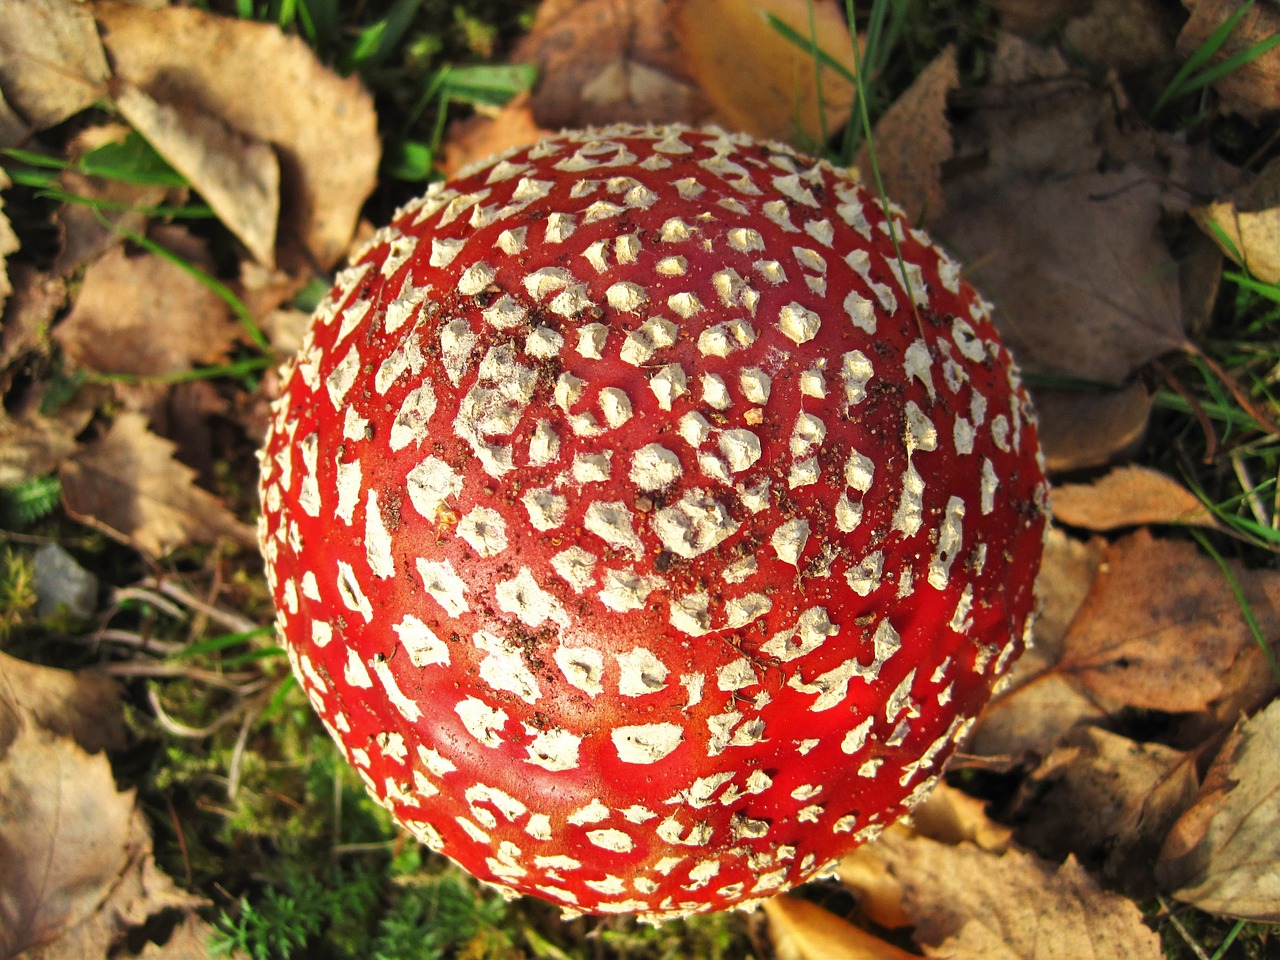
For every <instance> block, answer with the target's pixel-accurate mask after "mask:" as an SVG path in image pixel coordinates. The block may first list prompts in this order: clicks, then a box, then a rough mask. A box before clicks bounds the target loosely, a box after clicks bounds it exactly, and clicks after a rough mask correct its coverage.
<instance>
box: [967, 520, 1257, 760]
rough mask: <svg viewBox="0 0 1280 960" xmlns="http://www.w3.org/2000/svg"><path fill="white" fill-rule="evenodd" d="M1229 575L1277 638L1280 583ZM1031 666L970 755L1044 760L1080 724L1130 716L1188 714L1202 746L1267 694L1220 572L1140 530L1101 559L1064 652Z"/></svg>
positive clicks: (1178, 545) (985, 723)
mask: <svg viewBox="0 0 1280 960" xmlns="http://www.w3.org/2000/svg"><path fill="white" fill-rule="evenodd" d="M1234 574H1235V576H1236V577H1237V579H1238V581H1239V582H1240V584H1241V586H1242V589H1243V590H1244V593H1245V597H1246V600H1247V602H1248V603H1249V606H1250V608H1251V610H1252V612H1253V614H1254V616H1255V617H1256V618H1257V620H1258V623H1259V624H1260V626H1261V629H1262V631H1263V635H1264V636H1267V637H1272V638H1274V637H1276V636H1277V631H1278V630H1280V575H1277V574H1275V573H1274V572H1272V571H1265V570H1257V571H1245V570H1243V569H1240V568H1239V567H1235V568H1234ZM1273 642H1274V641H1273ZM1055 654H1056V659H1054V655H1055ZM1028 658H1030V659H1029V660H1028V664H1029V670H1033V669H1036V668H1041V669H1040V672H1039V673H1036V674H1035V675H1034V676H1027V675H1026V674H1022V675H1019V676H1017V678H1016V680H1015V683H1018V684H1020V685H1018V686H1015V687H1013V688H1012V689H1010V690H1009V691H1007V692H1005V693H1003V694H1002V695H1001V696H999V697H997V698H996V699H995V700H993V701H992V703H991V704H990V706H989V707H988V708H987V710H986V711H985V712H984V714H983V715H982V717H981V718H979V721H978V726H977V729H976V730H975V732H974V735H973V738H972V740H971V741H970V743H969V749H970V750H971V751H972V752H974V753H976V754H978V755H981V756H990V757H993V758H1003V759H1006V760H1012V759H1016V758H1017V757H1019V756H1021V755H1023V754H1027V753H1035V754H1039V755H1041V756H1044V755H1047V753H1048V751H1049V750H1050V749H1052V747H1053V746H1055V745H1056V744H1057V743H1058V742H1059V741H1060V740H1061V738H1062V737H1063V736H1065V735H1066V734H1067V732H1068V731H1069V730H1070V729H1071V728H1072V727H1074V726H1076V725H1077V724H1080V723H1085V722H1092V721H1100V720H1103V719H1105V718H1106V717H1107V716H1108V715H1110V714H1114V713H1115V712H1116V711H1119V710H1121V709H1124V708H1127V707H1137V708H1141V709H1149V710H1161V711H1166V712H1170V713H1187V714H1192V715H1196V717H1197V719H1198V720H1199V721H1200V726H1201V728H1202V729H1200V730H1199V732H1198V734H1197V736H1199V737H1205V736H1210V735H1212V733H1213V732H1214V726H1215V724H1218V725H1220V724H1222V723H1223V718H1224V717H1225V722H1226V723H1227V724H1230V723H1231V720H1232V719H1233V718H1232V716H1231V713H1232V711H1237V710H1240V709H1242V708H1244V707H1246V706H1248V705H1249V704H1251V703H1254V702H1256V700H1257V699H1258V697H1259V696H1264V695H1265V694H1266V691H1267V689H1268V688H1269V686H1270V687H1273V686H1274V680H1272V679H1271V677H1270V673H1269V671H1268V669H1267V666H1266V663H1265V661H1264V658H1263V655H1262V652H1261V651H1260V650H1259V649H1258V647H1257V645H1256V642H1255V640H1254V638H1253V635H1252V633H1251V631H1250V629H1249V627H1248V625H1247V624H1246V622H1245V620H1244V617H1243V615H1242V614H1241V611H1240V605H1239V603H1238V602H1237V601H1236V598H1235V595H1234V594H1233V593H1232V591H1231V588H1230V585H1229V584H1228V583H1227V580H1226V578H1225V577H1224V576H1223V574H1222V572H1221V570H1220V569H1219V568H1218V566H1217V564H1216V563H1214V562H1213V561H1212V560H1211V559H1209V558H1208V557H1205V556H1203V555H1202V554H1200V553H1199V551H1198V550H1197V549H1196V547H1195V546H1194V545H1193V544H1189V543H1182V542H1178V541H1163V540H1156V539H1155V538H1154V537H1152V535H1151V534H1150V532H1148V531H1146V530H1139V531H1137V532H1135V533H1133V534H1131V535H1129V536H1127V537H1125V538H1123V539H1121V540H1119V541H1117V542H1116V543H1115V544H1113V545H1111V547H1110V548H1109V549H1108V551H1107V554H1106V557H1105V559H1104V562H1103V563H1102V565H1101V566H1100V568H1099V572H1098V575H1097V577H1096V579H1095V580H1094V582H1093V584H1092V586H1091V588H1090V591H1089V594H1088V597H1087V599H1086V600H1085V602H1084V603H1083V605H1082V606H1081V607H1080V609H1079V611H1078V612H1077V614H1076V616H1075V617H1074V619H1073V621H1072V623H1071V626H1070V629H1069V630H1068V631H1067V634H1066V636H1065V637H1064V638H1063V640H1062V643H1061V646H1060V649H1059V650H1057V651H1052V650H1051V651H1049V652H1048V656H1046V655H1039V654H1037V652H1036V651H1035V649H1034V648H1033V650H1032V652H1031V653H1030V654H1028ZM1050 661H1051V662H1050ZM1205 711H1208V713H1205Z"/></svg>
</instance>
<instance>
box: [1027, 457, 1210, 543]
mask: <svg viewBox="0 0 1280 960" xmlns="http://www.w3.org/2000/svg"><path fill="white" fill-rule="evenodd" d="M1049 504H1050V506H1051V508H1052V510H1053V516H1054V519H1055V520H1057V521H1058V522H1059V523H1066V524H1070V525H1071V526H1074V527H1084V528H1085V529H1086V530H1115V529H1117V528H1118V527H1136V526H1141V525H1143V524H1193V525H1196V526H1202V527H1212V526H1215V525H1216V521H1215V520H1214V518H1213V514H1212V513H1210V512H1209V510H1208V509H1207V508H1206V507H1205V505H1204V504H1203V503H1201V502H1200V499H1199V498H1198V497H1196V496H1195V494H1193V493H1192V492H1191V491H1190V490H1188V489H1186V488H1185V487H1184V486H1182V484H1180V483H1178V482H1177V481H1176V480H1174V479H1173V478H1172V477H1168V476H1166V475H1165V474H1163V473H1160V472H1159V471H1158V470H1152V469H1150V468H1149V467H1142V466H1137V465H1129V466H1124V467H1117V468H1115V469H1114V470H1112V471H1110V472H1109V473H1107V474H1106V475H1105V476H1103V477H1101V478H1100V479H1098V480H1095V481H1094V482H1093V483H1068V484H1062V485H1060V486H1057V487H1055V488H1054V489H1053V490H1052V491H1050V494H1049Z"/></svg>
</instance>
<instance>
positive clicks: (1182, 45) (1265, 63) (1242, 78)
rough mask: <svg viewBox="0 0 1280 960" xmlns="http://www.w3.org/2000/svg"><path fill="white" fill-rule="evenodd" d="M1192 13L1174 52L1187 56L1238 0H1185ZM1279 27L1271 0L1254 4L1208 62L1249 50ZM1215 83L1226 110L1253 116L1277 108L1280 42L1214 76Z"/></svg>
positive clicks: (1279, 102)
mask: <svg viewBox="0 0 1280 960" xmlns="http://www.w3.org/2000/svg"><path fill="white" fill-rule="evenodd" d="M1183 6H1185V7H1187V8H1188V9H1189V10H1190V11H1191V17H1190V18H1189V19H1188V20H1187V22H1186V24H1185V25H1184V26H1183V28H1182V33H1181V34H1179V35H1178V48H1177V49H1178V56H1179V57H1181V58H1182V59H1184V60H1185V59H1186V58H1187V57H1190V56H1191V55H1192V54H1193V53H1195V52H1196V51H1197V50H1198V49H1200V47H1201V46H1203V45H1204V43H1205V41H1206V40H1208V39H1209V37H1210V36H1211V35H1212V34H1213V33H1214V31H1216V30H1217V29H1218V28H1219V27H1220V26H1222V24H1224V23H1225V22H1226V21H1227V19H1228V18H1229V17H1231V16H1232V15H1233V14H1235V13H1236V12H1237V11H1238V10H1239V9H1240V6H1241V4H1240V3H1239V0H1183ZM1277 33H1280V10H1277V9H1276V7H1275V5H1274V4H1270V3H1255V4H1252V5H1251V6H1250V7H1249V9H1248V10H1247V11H1245V12H1244V15H1243V16H1241V18H1240V20H1239V22H1238V23H1237V24H1236V26H1235V28H1234V29H1233V30H1232V31H1231V33H1230V35H1229V36H1228V37H1227V40H1226V42H1225V43H1224V44H1223V45H1222V48H1221V49H1220V50H1219V51H1218V53H1217V55H1216V56H1215V57H1214V58H1213V59H1212V60H1210V61H1209V63H1208V64H1206V67H1208V68H1211V67H1213V66H1215V65H1217V64H1219V63H1222V62H1223V61H1225V60H1227V59H1229V58H1231V57H1234V56H1236V55H1238V54H1240V53H1243V52H1244V51H1245V50H1248V49H1249V48H1250V47H1251V46H1253V45H1254V44H1255V43H1258V42H1260V41H1262V40H1265V39H1266V38H1267V37H1273V36H1275V35H1276V34H1277ZM1213 87H1214V89H1215V90H1217V91H1218V94H1219V95H1220V96H1221V97H1222V104H1223V106H1224V107H1226V108H1227V109H1228V110H1232V111H1234V112H1236V113H1239V114H1240V115H1242V116H1244V117H1246V118H1248V119H1250V120H1253V121H1255V122H1257V121H1258V120H1260V119H1262V117H1263V116H1264V115H1265V114H1266V113H1268V112H1270V111H1272V110H1277V109H1280V48H1275V47H1273V48H1272V49H1271V50H1269V51H1268V52H1267V53H1265V54H1264V55H1262V56H1260V57H1254V58H1252V59H1250V60H1249V61H1248V62H1247V63H1244V64H1242V65H1240V66H1239V67H1238V68H1236V69H1234V70H1231V71H1229V72H1228V73H1226V74H1225V75H1224V76H1221V77H1218V78H1217V79H1216V80H1215V81H1214V83H1213Z"/></svg>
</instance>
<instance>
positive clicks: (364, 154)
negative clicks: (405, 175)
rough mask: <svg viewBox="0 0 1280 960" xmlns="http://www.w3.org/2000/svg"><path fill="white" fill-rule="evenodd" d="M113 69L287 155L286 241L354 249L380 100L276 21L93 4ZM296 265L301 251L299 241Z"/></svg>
mask: <svg viewBox="0 0 1280 960" xmlns="http://www.w3.org/2000/svg"><path fill="white" fill-rule="evenodd" d="M94 12H95V15H96V16H97V18H98V21H99V23H100V24H101V25H102V27H103V31H104V42H105V44H106V47H107V50H108V51H109V52H110V54H111V57H112V61H113V63H114V66H115V71H116V77H117V78H118V79H119V80H120V81H122V82H124V83H127V84H129V85H131V86H133V87H136V88H137V89H139V90H141V91H143V92H144V93H146V94H147V95H149V96H150V97H152V98H153V99H155V100H157V101H159V102H161V103H168V104H182V105H183V106H184V107H185V108H187V109H189V110H191V111H192V112H194V113H199V114H203V115H205V116H208V117H214V118H217V119H218V120H220V121H221V122H223V123H225V124H226V125H227V126H228V127H230V128H231V129H232V130H235V131H237V132H238V133H239V134H241V135H243V136H245V137H249V138H252V139H255V140H258V141H261V142H263V143H267V144H270V146H271V147H272V148H273V149H274V151H275V153H276V155H277V157H278V158H279V162H280V173H281V198H280V202H281V207H280V228H279V241H280V242H281V243H282V244H286V243H289V244H293V243H299V244H301V245H302V247H304V248H305V250H306V251H307V252H308V253H309V255H310V257H312V258H314V260H315V261H316V263H318V264H319V266H320V267H322V268H328V267H330V266H332V265H333V264H334V263H336V262H337V261H338V260H339V259H340V258H341V257H342V256H343V254H344V253H345V252H346V250H347V246H348V243H349V242H350V240H351V235H352V233H353V232H354V230H355V226H356V222H357V220H358V219H359V215H360V209H361V207H362V206H363V205H364V201H365V198H366V197H368V196H369V194H370V193H371V192H372V190H373V187H374V185H375V183H376V178H377V168H378V157H379V153H380V145H379V142H378V134H377V116H376V114H375V113H374V109H373V100H372V98H371V97H370V96H369V94H368V92H367V91H366V90H365V89H364V88H363V87H362V86H361V84H360V81H359V80H358V79H357V78H355V77H347V78H342V77H338V76H337V75H336V74H335V73H333V72H332V71H331V70H329V69H328V68H327V67H325V66H324V65H323V64H322V63H321V62H320V61H319V60H318V59H317V57H316V55H315V53H314V52H313V51H312V50H311V49H310V48H309V47H308V46H307V45H306V44H305V43H304V42H303V40H302V38H301V37H296V36H288V35H286V34H284V33H282V32H281V31H280V29H279V28H278V27H277V26H276V25H275V24H272V23H257V22H253V21H248V20H239V19H234V18H230V17H220V16H215V15H213V14H210V13H206V12H204V11H201V10H196V9H192V8H188V7H166V8H163V9H157V10H149V9H144V8H140V7H134V6H128V5H124V4H111V3H104V4H98V5H95V6H94ZM286 250H287V251H288V252H289V253H290V258H289V259H290V262H294V261H299V260H305V259H306V258H305V257H302V258H299V257H298V256H297V253H298V251H297V250H296V249H290V248H288V247H284V248H282V250H281V251H280V252H281V254H283V253H284V252H286Z"/></svg>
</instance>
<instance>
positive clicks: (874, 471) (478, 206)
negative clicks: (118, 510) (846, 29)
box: [260, 127, 1046, 918]
mask: <svg viewBox="0 0 1280 960" xmlns="http://www.w3.org/2000/svg"><path fill="white" fill-rule="evenodd" d="M895 237H896V246H895ZM899 251H900V253H899ZM353 264H354V265H353V266H351V267H349V268H348V269H346V270H345V271H344V272H343V273H342V274H340V276H339V278H338V282H337V285H336V287H335V288H334V289H333V291H332V292H331V293H330V294H329V296H328V297H327V298H326V299H325V300H324V302H323V303H322V304H321V305H320V307H319V309H318V310H317V311H316V314H315V316H314V318H313V320H312V322H311V325H310V329H309V331H308V334H307V337H306V341H305V343H304V345H303V347H302V350H301V352H300V353H299V355H298V357H297V358H296V360H295V361H294V362H293V363H292V364H291V365H290V367H289V368H288V370H287V373H286V375H285V378H284V386H283V390H282V395H281V397H280V399H279V401H278V402H277V404H276V406H275V407H274V419H273V422H272V424H271V427H270V431H269V436H268V438H267V442H266V447H265V450H264V452H263V455H262V485H261V495H262V518H261V522H260V535H261V542H262V549H263V553H264V555H265V559H266V570H267V576H268V578H269V581H270V584H271V587H272V590H273V593H274V597H275V602H276V605H277V608H278V625H279V632H280V635H281V637H282V639H283V642H284V644H285V646H286V647H287V648H288V650H289V654H290V657H291V658H292V662H293V665H294V669H295V671H296V673H297V676H298V679H299V681H300V682H301V684H302V687H303V689H304V690H305V691H306V692H307V694H308V696H309V697H310V698H311V701H312V703H313V704H314V706H315V709H316V711H317V712H318V713H319V715H320V718H321V719H322V720H323V722H324V724H325V726H326V727H327V728H328V729H329V731H330V733H331V734H332V735H333V738H334V739H335V740H336V741H337V743H338V745H339V746H340V747H341V749H342V751H343V752H344V753H345V754H346V756H347V758H348V759H349V760H350V762H351V763H352V764H353V765H354V766H355V769H356V770H357V771H359V773H360V775H361V776H362V777H363V778H364V780H365V782H366V783H367V785H368V788H369V791H370V792H371V794H372V795H373V796H374V797H375V798H376V799H377V800H378V801H379V802H381V803H383V804H384V805H385V806H386V807H387V808H388V809H389V810H390V811H391V812H392V814H394V816H395V818H396V819H397V820H398V821H399V822H400V823H402V824H403V825H404V826H405V827H407V828H408V829H409V830H410V831H411V832H412V833H413V834H414V835H415V836H416V837H418V838H419V839H420V840H422V841H423V842H424V843H426V844H427V845H429V846H430V847H432V848H434V849H436V850H439V851H441V852H443V853H445V854H447V855H448V856H449V857H451V858H453V860H455V861H457V862H458V863H459V864H461V865H462V866H463V867H465V868H466V869H467V870H469V871H471V872H472V873H473V874H475V875H476V876H478V877H480V878H481V879H483V880H485V881H488V882H490V883H492V884H495V885H497V886H499V887H502V888H504V889H506V890H508V891H514V892H519V893H528V894H533V895H536V896H539V897H542V898H545V899H548V900H551V901H554V902H556V903H558V904H561V905H563V906H564V907H565V908H567V909H568V910H570V911H580V912H632V913H637V914H642V915H646V916H648V917H650V918H665V917H671V916H677V915H682V914H686V913H690V912H699V911H707V910H717V909H721V908H725V907H731V906H740V905H750V904H751V903H753V902H755V901H757V900H759V899H760V898H764V897H768V896H771V895H773V894H776V893H778V892H779V891H781V890H784V889H786V888H788V887H790V886H792V885H794V884H797V883H800V882H802V881H804V880H806V879H807V878H809V877H812V876H814V875H815V874H817V873H819V872H821V871H823V870H829V869H830V867H831V865H832V864H833V862H834V860H835V859H837V858H839V857H840V856H841V855H842V854H843V853H845V852H847V851H848V850H849V849H851V848H852V847H854V846H856V845H857V844H859V843H861V842H863V841H865V840H867V839H869V838H871V837H874V836H875V835H876V834H877V832H878V831H879V830H880V829H881V828H882V827H884V826H886V825H887V824H889V823H891V822H892V821H893V820H895V819H896V818H898V817H899V816H901V815H902V814H903V813H904V812H906V811H907V810H908V809H910V807H911V806H912V804H914V803H915V802H917V801H918V800H920V799H921V798H922V797H923V796H924V795H925V794H926V793H927V792H928V790H929V789H930V787H931V786H932V785H933V784H934V782H935V781H936V780H937V778H938V776H939V772H940V770H941V769H942V766H943V764H944V762H945V761H946V760H947V758H948V757H949V755H950V754H951V753H952V752H953V750H954V748H955V746H956V744H957V743H958V742H959V741H960V740H961V739H962V738H963V737H964V736H965V733H966V731H968V729H969V728H970V725H971V724H972V722H973V719H974V717H975V715H976V714H977V713H978V711H979V710H980V709H981V708H982V707H983V705H984V704H985V703H986V701H987V700H988V698H989V696H990V694H991V690H992V687H993V685H994V684H995V683H996V681H997V680H998V679H999V678H1000V677H1001V676H1002V675H1003V674H1004V673H1005V671H1006V670H1007V669H1008V667H1009V665H1010V664H1011V663H1012V661H1013V660H1014V658H1015V657H1016V656H1017V655H1018V653H1019V652H1020V650H1021V649H1022V647H1023V645H1024V642H1025V637H1026V634H1027V632H1028V629H1029V623H1030V621H1031V617H1032V609H1033V606H1034V598H1033V590H1032V584H1033V580H1034V578H1035V575H1036V570H1037V568H1038V565H1039V559H1040V550H1041V540H1042V534H1043V529H1044V525H1045V508H1044V503H1045V493H1046V489H1045V480H1044V474H1043V470H1042V466H1041V462H1040V459H1039V447H1038V443H1037V437H1036V426H1035V421H1034V419H1033V417H1032V415H1031V412H1030V409H1029V406H1028V399H1027V394H1026V393H1025V391H1024V389H1023V388H1022V386H1021V385H1020V383H1019V380H1018V376H1017V373H1016V370H1015V368H1014V366H1013V364H1012V362H1011V360H1010V358H1009V355H1008V353H1007V352H1006V351H1005V349H1004V348H1003V347H1002V346H1001V344H1000V341H999V339H998V337H997V335H996V331H995V328H994V327H993V326H992V323H991V319H990V313H989V306H988V304H986V303H984V302H983V300H982V299H981V298H980V297H979V296H978V295H977V294H976V293H975V292H974V290H973V289H972V288H970V287H969V286H968V285H967V284H966V283H965V282H964V281H963V280H962V279H961V278H960V275H959V269H958V266H957V264H956V262H955V261H954V260H952V259H951V258H949V257H948V256H947V255H946V254H945V253H943V252H942V251H941V250H939V249H938V248H937V247H935V246H934V245H932V243H931V242H930V241H929V239H928V238H927V237H926V236H925V235H924V234H923V233H921V232H920V231H919V230H914V229H911V228H910V227H909V226H908V225H907V224H906V223H904V222H903V219H902V216H901V212H900V211H899V210H897V209H896V208H893V207H892V206H891V205H883V204H881V203H880V202H878V201H877V200H876V198H875V197H874V196H873V195H871V194H870V193H868V191H867V190H866V189H865V188H864V187H863V186H862V185H860V184H859V183H858V182H856V181H854V180H853V179H851V178H850V177H849V176H847V175H846V174H845V173H844V172H842V171H840V170H837V169H834V168H833V167H831V166H830V165H828V164H826V163H822V162H814V161H812V160H809V159H806V158H804V157H802V156H799V155H797V154H796V153H794V152H792V151H791V150H789V149H788V148H786V147H784V146H780V145H778V144H773V143H760V142H755V141H753V140H751V139H749V138H747V137H744V136H736V135H730V134H726V133H723V132H721V131H718V130H707V131H695V130H689V129H684V128H677V127H664V128H629V127H619V128H608V129H601V130H594V131H587V132H578V133H573V132H570V133H563V134H560V135H558V136H555V137H551V138H549V139H546V140H543V141H541V142H539V143H537V144H536V145H534V146H532V147H529V148H527V149H523V150H518V151H515V152H512V153H509V154H507V155H506V156H504V157H503V158H501V159H498V160H496V161H492V162H489V163H487V164H486V165H484V166H481V167H478V168H474V169H472V170H471V171H469V172H467V173H465V174H464V175H462V176H460V177H458V178H457V179H455V180H453V181H452V182H449V183H446V184H437V185H434V186H433V187H432V188H431V190H430V191H429V192H428V193H427V195H426V196H425V197H423V198H421V199H419V200H416V201H414V202H413V203H411V204H409V205H408V206H407V207H405V208H404V209H402V210H400V211H398V212H397V214H396V216H395V218H394V220H393V222H392V224H391V225H390V226H389V227H387V228H386V229H383V230H381V231H379V232H378V233H377V234H376V235H375V236H374V237H373V239H372V240H371V241H370V243H369V244H368V245H367V246H366V247H365V248H364V249H363V250H362V251H361V252H359V253H358V254H357V255H356V256H355V257H354V260H353Z"/></svg>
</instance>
